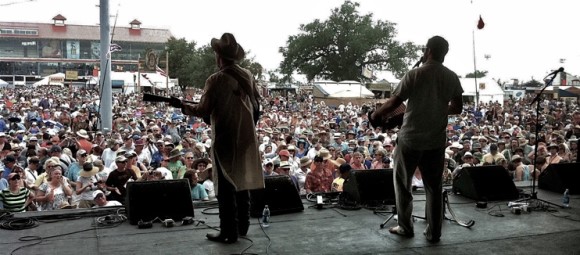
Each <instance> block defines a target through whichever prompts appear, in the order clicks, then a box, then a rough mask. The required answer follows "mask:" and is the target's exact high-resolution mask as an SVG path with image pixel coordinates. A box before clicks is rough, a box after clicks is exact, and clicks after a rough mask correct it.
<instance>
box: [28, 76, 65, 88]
mask: <svg viewBox="0 0 580 255" xmlns="http://www.w3.org/2000/svg"><path fill="white" fill-rule="evenodd" d="M64 78H65V75H64V73H55V74H51V75H49V76H46V77H44V78H42V80H40V81H37V82H35V83H34V84H32V87H34V88H36V87H38V86H60V87H63V86H64Z"/></svg>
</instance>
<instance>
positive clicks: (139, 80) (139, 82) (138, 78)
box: [133, 57, 143, 92]
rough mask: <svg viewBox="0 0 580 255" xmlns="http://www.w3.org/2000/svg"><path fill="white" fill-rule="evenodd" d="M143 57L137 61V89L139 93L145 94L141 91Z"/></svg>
mask: <svg viewBox="0 0 580 255" xmlns="http://www.w3.org/2000/svg"><path fill="white" fill-rule="evenodd" d="M140 63H141V57H139V58H138V59H137V84H136V85H137V89H138V91H139V92H143V91H141V64H140ZM133 85H135V84H133Z"/></svg>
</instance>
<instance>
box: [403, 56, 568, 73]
mask: <svg viewBox="0 0 580 255" xmlns="http://www.w3.org/2000/svg"><path fill="white" fill-rule="evenodd" d="M421 63H423V57H421V58H420V59H419V61H417V63H415V65H414V66H413V69H415V68H417V67H419V65H421ZM562 70H564V69H563V68H562Z"/></svg>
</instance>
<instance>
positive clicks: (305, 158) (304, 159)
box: [300, 157, 312, 166]
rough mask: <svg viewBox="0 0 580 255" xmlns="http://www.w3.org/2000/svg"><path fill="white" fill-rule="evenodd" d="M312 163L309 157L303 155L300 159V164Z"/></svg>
mask: <svg viewBox="0 0 580 255" xmlns="http://www.w3.org/2000/svg"><path fill="white" fill-rule="evenodd" d="M310 164H312V160H311V159H310V158H308V157H302V158H301V159H300V166H309V165H310Z"/></svg>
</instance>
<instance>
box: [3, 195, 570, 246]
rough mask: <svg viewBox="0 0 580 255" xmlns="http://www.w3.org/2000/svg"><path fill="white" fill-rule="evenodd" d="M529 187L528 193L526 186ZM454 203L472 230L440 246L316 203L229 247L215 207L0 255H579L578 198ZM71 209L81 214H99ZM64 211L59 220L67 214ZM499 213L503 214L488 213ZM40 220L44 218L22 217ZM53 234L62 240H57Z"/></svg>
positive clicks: (453, 228) (48, 237)
mask: <svg viewBox="0 0 580 255" xmlns="http://www.w3.org/2000/svg"><path fill="white" fill-rule="evenodd" d="M520 188H521V187H520ZM524 190H525V191H528V192H529V188H527V187H526V188H524ZM538 197H539V198H540V199H543V200H547V201H550V202H553V203H556V204H561V198H562V194H556V193H552V192H549V191H543V190H539V191H538ZM449 198H450V201H451V203H452V209H453V210H454V211H455V213H456V214H457V216H458V217H459V219H461V220H474V221H475V225H474V226H473V227H471V228H465V227H462V226H459V225H457V224H456V223H453V222H451V221H448V220H446V221H445V222H444V225H443V235H442V238H441V242H439V243H437V244H431V243H429V242H427V241H426V239H425V237H424V236H423V235H422V232H423V230H424V228H425V226H426V222H425V221H423V220H417V221H416V222H415V232H416V233H415V237H413V238H404V237H400V236H396V235H393V234H390V233H389V232H388V230H387V228H388V227H391V226H394V225H395V224H396V222H395V221H393V220H392V221H390V222H389V224H387V226H386V227H385V228H384V229H381V228H380V227H379V225H380V224H381V223H382V222H383V221H384V220H385V219H386V215H378V214H375V213H373V211H372V210H369V209H360V210H342V209H338V208H327V209H315V208H309V206H310V205H311V203H310V202H308V201H306V200H304V207H305V210H304V212H301V213H293V214H285V215H278V216H272V218H271V221H272V223H271V226H270V227H269V228H266V229H265V230H264V231H265V233H264V232H263V231H262V229H261V228H260V226H259V225H258V219H255V218H252V225H251V227H250V231H249V233H248V236H247V238H248V239H250V240H251V241H249V240H244V239H241V240H240V241H238V242H237V243H235V244H230V245H225V244H219V243H214V242H210V241H208V240H206V238H205V234H206V233H208V232H213V231H214V230H212V229H209V228H208V226H212V227H213V226H218V222H219V220H218V216H217V215H214V214H204V213H202V211H204V210H205V212H206V213H216V212H217V209H212V208H210V207H206V208H201V207H198V208H196V209H195V213H196V215H195V219H197V220H203V221H205V223H206V224H207V225H203V224H200V225H198V226H196V225H187V226H180V225H179V224H177V225H176V226H174V227H172V228H166V227H163V226H162V224H160V223H155V224H154V225H153V228H150V229H138V228H137V227H136V226H133V225H130V224H129V223H128V222H125V223H123V224H121V225H119V226H117V227H114V228H101V229H98V228H95V227H93V226H91V224H92V223H93V221H94V219H95V217H90V216H87V217H81V218H79V219H68V220H65V221H58V222H53V223H44V222H43V223H40V225H39V226H38V227H36V228H32V229H26V230H0V254H11V252H12V251H14V250H15V249H17V248H18V247H21V246H25V245H29V244H33V243H35V242H37V241H19V238H21V237H23V236H40V237H43V238H44V239H43V240H42V242H41V243H39V244H37V245H33V246H29V247H23V248H21V249H19V250H16V251H14V252H13V254H59V255H63V254H74V255H78V254H82V255H89V254H240V253H242V252H245V253H244V254H389V253H397V254H551V255H553V254H580V246H579V245H578V241H580V201H579V200H578V198H580V196H578V195H574V196H571V208H568V209H557V210H553V211H533V212H531V213H529V214H521V215H515V214H512V213H511V212H510V211H509V209H508V208H507V202H508V201H500V202H493V203H489V204H488V209H477V208H476V207H475V201H473V200H471V199H467V198H464V197H461V196H458V195H453V194H451V195H450V196H449ZM424 200H425V195H424V194H421V192H417V193H416V194H415V201H414V207H415V215H418V216H423V215H424V211H423V210H424V204H425V202H424ZM207 208H209V209H207ZM500 209H501V211H500ZM66 212H67V213H69V214H70V213H72V212H76V213H81V215H82V214H83V213H86V214H90V213H95V212H96V211H95V210H77V211H66ZM62 213H63V211H61V212H59V214H58V216H60V217H62V216H64V215H63V214H62ZM497 213H501V214H503V217H498V216H492V215H491V214H497ZM40 215H47V213H42V212H32V213H24V214H21V216H28V217H30V216H40ZM69 233H72V234H69ZM63 234H67V235H63ZM266 234H267V235H266ZM56 235H62V236H57V237H52V236H56ZM269 239H270V240H271V242H270V241H269ZM250 246H251V247H250Z"/></svg>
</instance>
